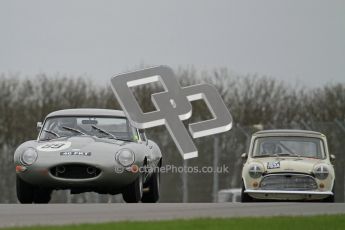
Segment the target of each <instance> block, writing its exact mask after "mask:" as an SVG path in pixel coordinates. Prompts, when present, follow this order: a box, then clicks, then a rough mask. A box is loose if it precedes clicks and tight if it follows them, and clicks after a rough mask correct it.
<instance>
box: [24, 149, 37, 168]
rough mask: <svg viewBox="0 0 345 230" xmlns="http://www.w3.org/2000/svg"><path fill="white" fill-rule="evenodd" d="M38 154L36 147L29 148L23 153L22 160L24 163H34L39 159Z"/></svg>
mask: <svg viewBox="0 0 345 230" xmlns="http://www.w3.org/2000/svg"><path fill="white" fill-rule="evenodd" d="M37 156H38V155H37V151H36V150H35V149H34V148H28V149H26V150H25V151H24V152H23V153H22V155H21V157H20V161H21V162H22V163H23V164H24V165H32V164H33V163H35V161H36V160H37Z"/></svg>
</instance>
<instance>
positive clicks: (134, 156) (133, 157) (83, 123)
mask: <svg viewBox="0 0 345 230" xmlns="http://www.w3.org/2000/svg"><path fill="white" fill-rule="evenodd" d="M37 127H38V129H39V135H38V138H37V140H31V141H27V142H25V143H23V144H21V145H20V146H19V147H18V148H17V149H16V151H15V154H14V164H15V169H16V176H17V197H18V200H19V202H21V203H48V202H49V201H50V199H51V193H52V191H53V190H60V189H69V190H71V193H72V194H78V193H83V192H97V193H100V194H113V195H114V194H119V193H122V195H123V199H124V200H125V201H126V202H132V203H134V202H139V201H142V202H157V201H158V199H159V178H160V177H159V171H158V170H157V169H158V168H159V167H160V166H161V164H162V154H161V151H160V149H159V147H158V145H157V144H156V143H154V142H153V141H151V140H148V139H147V137H146V135H145V132H144V130H138V129H136V128H134V127H132V126H131V125H130V123H129V121H128V120H127V118H126V117H125V114H124V113H123V112H122V111H119V110H106V109H67V110H60V111H56V112H53V113H50V114H49V115H48V116H47V117H46V119H45V120H44V122H43V124H42V123H41V122H38V123H37Z"/></svg>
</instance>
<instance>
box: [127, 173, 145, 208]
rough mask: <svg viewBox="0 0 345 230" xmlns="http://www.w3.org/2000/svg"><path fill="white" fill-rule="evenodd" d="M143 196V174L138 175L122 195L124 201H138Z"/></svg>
mask: <svg viewBox="0 0 345 230" xmlns="http://www.w3.org/2000/svg"><path fill="white" fill-rule="evenodd" d="M142 196H143V176H142V175H141V174H140V173H139V176H138V177H137V179H135V181H134V182H133V183H132V184H130V185H129V186H128V187H127V188H126V189H125V190H124V191H123V192H122V197H123V199H124V201H126V203H138V202H139V201H140V200H141V198H142Z"/></svg>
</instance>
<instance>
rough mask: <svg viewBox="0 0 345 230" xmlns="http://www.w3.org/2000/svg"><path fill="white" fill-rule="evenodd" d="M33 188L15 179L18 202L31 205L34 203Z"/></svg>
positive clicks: (17, 178)
mask: <svg viewBox="0 0 345 230" xmlns="http://www.w3.org/2000/svg"><path fill="white" fill-rule="evenodd" d="M34 189H35V188H34V187H33V186H32V185H30V184H29V183H27V182H25V181H23V180H22V179H20V178H19V177H18V176H17V177H16V190H17V198H18V201H19V202H20V203H22V204H31V203H32V202H33V201H34Z"/></svg>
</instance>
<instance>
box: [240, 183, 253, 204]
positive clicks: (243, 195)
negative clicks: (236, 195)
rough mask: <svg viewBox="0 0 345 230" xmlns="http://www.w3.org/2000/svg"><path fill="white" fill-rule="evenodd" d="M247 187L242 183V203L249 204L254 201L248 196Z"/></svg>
mask: <svg viewBox="0 0 345 230" xmlns="http://www.w3.org/2000/svg"><path fill="white" fill-rule="evenodd" d="M244 191H245V186H244V183H243V182H242V191H241V202H242V203H247V202H253V201H254V199H253V198H252V197H251V196H249V195H248V193H245V192H244Z"/></svg>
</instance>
